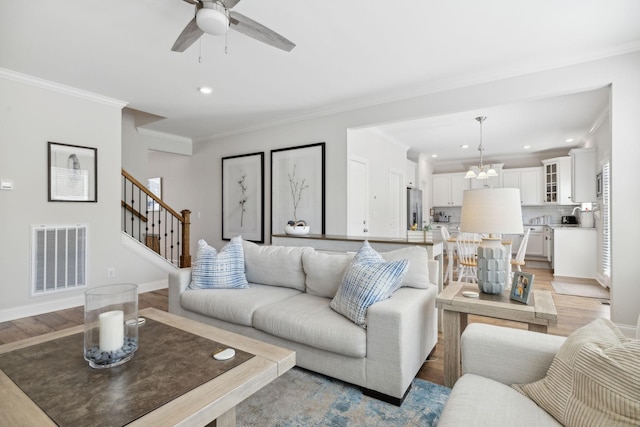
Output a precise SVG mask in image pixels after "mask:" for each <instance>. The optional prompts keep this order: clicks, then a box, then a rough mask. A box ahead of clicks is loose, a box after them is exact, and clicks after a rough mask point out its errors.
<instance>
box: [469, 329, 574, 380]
mask: <svg viewBox="0 0 640 427" xmlns="http://www.w3.org/2000/svg"><path fill="white" fill-rule="evenodd" d="M564 341H565V338H564V337H559V336H555V335H547V334H543V333H539V332H531V331H527V330H522V329H513V328H507V327H503V326H495V325H486V324H482V323H472V324H470V325H468V326H467V328H466V329H465V331H464V332H463V334H462V341H461V351H462V372H463V374H467V373H470V374H476V375H480V376H483V377H487V378H491V379H493V380H496V381H499V382H501V383H503V384H509V385H510V384H521V383H529V382H532V381H536V380H539V379H541V378H543V377H544V376H545V375H546V373H547V369H548V368H549V366H550V365H551V362H552V361H553V358H554V357H555V355H556V352H557V351H558V349H559V348H560V346H561V345H562V343H564Z"/></svg>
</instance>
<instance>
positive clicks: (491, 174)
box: [487, 168, 498, 176]
mask: <svg viewBox="0 0 640 427" xmlns="http://www.w3.org/2000/svg"><path fill="white" fill-rule="evenodd" d="M487 176H498V172H496V170H495V169H494V168H489V170H488V171H487Z"/></svg>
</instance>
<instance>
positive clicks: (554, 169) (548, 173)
mask: <svg viewBox="0 0 640 427" xmlns="http://www.w3.org/2000/svg"><path fill="white" fill-rule="evenodd" d="M542 164H543V165H544V203H546V204H552V205H572V204H574V202H573V200H572V198H571V157H569V156H563V157H555V158H553V159H547V160H543V161H542Z"/></svg>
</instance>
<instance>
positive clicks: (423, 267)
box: [380, 246, 431, 289]
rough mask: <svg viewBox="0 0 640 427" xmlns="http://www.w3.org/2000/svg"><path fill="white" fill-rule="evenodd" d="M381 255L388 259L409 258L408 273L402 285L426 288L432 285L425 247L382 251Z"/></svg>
mask: <svg viewBox="0 0 640 427" xmlns="http://www.w3.org/2000/svg"><path fill="white" fill-rule="evenodd" d="M380 255H382V257H383V258H384V259H385V260H386V261H398V260H401V259H408V260H409V268H408V269H407V275H406V276H405V277H404V280H403V281H402V283H401V284H400V286H406V287H410V288H418V289H426V288H428V287H429V286H430V285H431V282H429V262H428V260H429V256H428V253H427V250H426V249H425V248H421V247H420V246H411V247H408V248H402V249H396V250H395V251H391V252H382V253H381V254H380Z"/></svg>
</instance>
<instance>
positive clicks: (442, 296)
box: [436, 282, 558, 387]
mask: <svg viewBox="0 0 640 427" xmlns="http://www.w3.org/2000/svg"><path fill="white" fill-rule="evenodd" d="M463 291H474V292H478V286H477V285H475V284H471V283H462V282H450V283H449V285H448V286H447V287H446V288H445V289H444V290H443V291H442V292H440V293H439V294H438V297H437V298H436V306H437V307H438V308H441V309H442V312H443V314H442V335H443V338H444V385H445V386H447V387H453V385H454V384H455V382H456V380H457V379H458V378H460V375H461V372H462V369H461V366H460V362H461V357H460V335H461V334H462V332H463V331H464V329H465V328H466V327H467V318H468V315H469V314H474V315H478V316H486V317H493V318H496V319H503V320H513V321H516V322H523V323H527V324H528V325H529V330H531V331H537V332H543V333H546V332H547V326H548V325H555V324H556V323H557V320H558V314H557V312H556V306H555V304H554V303H553V298H552V296H551V292H549V291H541V290H540V291H536V290H534V291H533V294H532V296H531V302H530V304H528V305H527V304H522V303H519V302H516V301H513V300H511V299H510V298H509V291H508V290H505V291H504V292H503V293H502V294H500V295H489V294H484V293H482V292H480V295H479V297H478V298H468V297H465V296H463V295H462V292H463Z"/></svg>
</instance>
